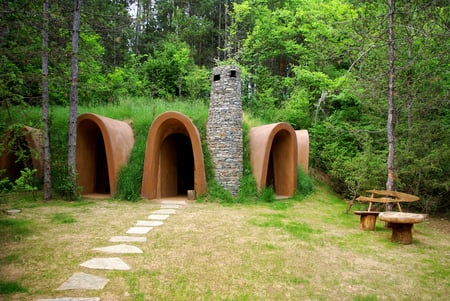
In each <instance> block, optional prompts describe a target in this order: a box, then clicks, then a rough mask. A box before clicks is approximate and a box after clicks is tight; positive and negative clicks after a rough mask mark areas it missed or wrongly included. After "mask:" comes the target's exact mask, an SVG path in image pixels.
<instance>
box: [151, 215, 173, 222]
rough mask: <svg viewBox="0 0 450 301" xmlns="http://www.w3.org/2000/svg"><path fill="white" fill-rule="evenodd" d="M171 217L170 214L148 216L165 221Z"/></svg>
mask: <svg viewBox="0 0 450 301" xmlns="http://www.w3.org/2000/svg"><path fill="white" fill-rule="evenodd" d="M168 217H169V215H164V214H150V215H149V216H148V219H153V220H157V221H164V220H166V219H167V218H168Z"/></svg>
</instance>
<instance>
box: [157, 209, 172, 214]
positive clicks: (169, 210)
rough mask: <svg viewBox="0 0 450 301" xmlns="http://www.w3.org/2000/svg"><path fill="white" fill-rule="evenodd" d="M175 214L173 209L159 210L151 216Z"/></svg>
mask: <svg viewBox="0 0 450 301" xmlns="http://www.w3.org/2000/svg"><path fill="white" fill-rule="evenodd" d="M175 213H176V211H175V209H159V210H155V211H152V214H162V215H166V214H175Z"/></svg>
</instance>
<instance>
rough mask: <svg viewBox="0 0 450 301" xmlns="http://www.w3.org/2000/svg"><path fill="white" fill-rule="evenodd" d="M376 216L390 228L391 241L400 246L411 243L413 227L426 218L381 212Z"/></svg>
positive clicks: (418, 215) (413, 214)
mask: <svg viewBox="0 0 450 301" xmlns="http://www.w3.org/2000/svg"><path fill="white" fill-rule="evenodd" d="M378 216H379V217H380V220H382V221H384V222H387V223H389V225H390V227H391V228H392V236H391V240H392V241H394V242H398V243H402V244H410V243H411V242H412V227H413V225H414V224H417V223H421V222H423V221H424V220H425V218H426V217H427V215H426V214H418V213H406V212H391V211H389V212H381V213H380V214H379V215H378Z"/></svg>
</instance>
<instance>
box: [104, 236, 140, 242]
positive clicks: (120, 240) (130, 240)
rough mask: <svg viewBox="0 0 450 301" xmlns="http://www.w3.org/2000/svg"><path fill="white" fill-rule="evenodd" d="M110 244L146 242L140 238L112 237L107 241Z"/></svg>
mask: <svg viewBox="0 0 450 301" xmlns="http://www.w3.org/2000/svg"><path fill="white" fill-rule="evenodd" d="M109 241H110V242H146V241H147V237H140V236H113V237H111V238H110V239H109Z"/></svg>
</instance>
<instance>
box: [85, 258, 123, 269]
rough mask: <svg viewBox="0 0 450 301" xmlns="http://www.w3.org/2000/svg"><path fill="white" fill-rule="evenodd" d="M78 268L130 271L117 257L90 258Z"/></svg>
mask: <svg viewBox="0 0 450 301" xmlns="http://www.w3.org/2000/svg"><path fill="white" fill-rule="evenodd" d="M80 266H82V267H85V268H89V269H96V270H121V271H127V270H130V269H131V268H130V266H129V265H128V264H126V263H125V262H124V261H123V260H122V259H120V258H117V257H112V258H92V259H90V260H88V261H85V262H83V263H82V264H80Z"/></svg>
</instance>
